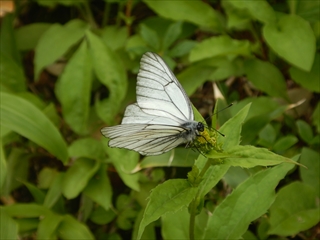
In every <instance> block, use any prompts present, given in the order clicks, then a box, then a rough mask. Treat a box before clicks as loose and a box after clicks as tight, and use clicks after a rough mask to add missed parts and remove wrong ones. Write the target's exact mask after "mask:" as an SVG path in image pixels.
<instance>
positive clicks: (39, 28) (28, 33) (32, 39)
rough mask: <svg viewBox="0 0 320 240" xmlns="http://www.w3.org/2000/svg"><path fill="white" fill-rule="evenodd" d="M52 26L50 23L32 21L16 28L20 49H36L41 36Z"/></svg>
mask: <svg viewBox="0 0 320 240" xmlns="http://www.w3.org/2000/svg"><path fill="white" fill-rule="evenodd" d="M50 26H51V24H50V23H32V24H28V25H25V26H22V27H20V28H18V29H15V37H16V39H17V47H18V49H19V50H20V51H27V50H32V49H34V48H35V47H36V46H37V43H38V41H39V39H40V38H41V36H42V35H43V34H44V32H45V31H47V30H48V29H49V28H50Z"/></svg>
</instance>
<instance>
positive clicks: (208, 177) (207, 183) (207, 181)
mask: <svg viewBox="0 0 320 240" xmlns="http://www.w3.org/2000/svg"><path fill="white" fill-rule="evenodd" d="M207 161H208V159H207V158H205V157H203V156H202V155H199V158H198V159H197V160H196V163H195V165H196V166H197V167H198V168H199V170H200V171H201V170H202V169H203V167H204V165H205V164H206V162H207ZM229 167H230V166H229V165H227V164H220V165H212V166H210V167H209V168H208V170H207V171H206V173H205V174H204V176H203V180H202V181H201V182H200V184H199V189H200V190H199V194H198V196H200V197H204V196H205V195H206V194H207V193H208V192H209V191H210V190H211V189H212V188H213V187H214V186H215V185H217V183H218V182H219V181H220V180H221V178H222V177H223V176H224V175H225V174H226V172H227V171H228V169H229Z"/></svg>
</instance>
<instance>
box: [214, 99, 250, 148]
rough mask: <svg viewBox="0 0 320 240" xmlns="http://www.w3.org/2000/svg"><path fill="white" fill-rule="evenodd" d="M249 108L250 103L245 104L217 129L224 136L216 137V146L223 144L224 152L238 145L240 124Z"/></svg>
mask: <svg viewBox="0 0 320 240" xmlns="http://www.w3.org/2000/svg"><path fill="white" fill-rule="evenodd" d="M250 107H251V103H249V104H247V105H246V106H245V107H243V108H242V109H241V110H240V111H239V112H238V113H237V114H236V115H235V116H234V117H232V118H230V119H229V120H228V121H227V122H226V123H225V124H224V125H223V126H222V127H221V128H220V129H219V131H220V132H222V133H223V134H224V135H225V136H224V137H223V136H221V135H218V144H220V143H223V149H224V150H225V151H228V150H229V149H231V148H233V147H235V146H237V145H239V144H240V139H241V136H240V133H241V129H242V124H243V122H244V120H245V119H246V117H247V115H248V112H249V109H250Z"/></svg>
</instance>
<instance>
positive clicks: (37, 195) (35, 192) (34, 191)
mask: <svg viewBox="0 0 320 240" xmlns="http://www.w3.org/2000/svg"><path fill="white" fill-rule="evenodd" d="M21 182H22V183H23V184H24V185H25V186H26V187H27V188H28V190H29V192H30V193H31V195H32V197H33V198H34V201H35V202H36V203H38V204H43V201H44V198H45V194H44V192H42V191H41V190H40V189H39V188H37V187H36V186H34V185H33V184H31V183H28V182H26V181H21Z"/></svg>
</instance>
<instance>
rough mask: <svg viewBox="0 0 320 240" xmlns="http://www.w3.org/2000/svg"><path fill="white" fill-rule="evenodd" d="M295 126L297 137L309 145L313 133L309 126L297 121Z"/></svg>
mask: <svg viewBox="0 0 320 240" xmlns="http://www.w3.org/2000/svg"><path fill="white" fill-rule="evenodd" d="M296 126H297V128H298V133H299V136H300V137H301V138H302V140H303V141H305V142H306V143H310V142H311V140H312V138H313V132H312V128H311V126H310V125H309V124H308V123H306V122H305V121H303V120H297V121H296Z"/></svg>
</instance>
